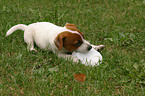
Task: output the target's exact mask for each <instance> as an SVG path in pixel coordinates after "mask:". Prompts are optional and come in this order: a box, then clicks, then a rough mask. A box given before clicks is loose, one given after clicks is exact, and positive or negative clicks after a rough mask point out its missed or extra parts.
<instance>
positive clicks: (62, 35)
mask: <svg viewBox="0 0 145 96" xmlns="http://www.w3.org/2000/svg"><path fill="white" fill-rule="evenodd" d="M16 30H23V31H24V41H25V42H26V43H27V49H28V50H30V51H32V50H34V51H37V50H35V49H34V42H35V43H36V45H37V46H38V47H40V48H41V49H43V50H50V51H53V53H58V56H59V57H68V56H70V55H67V54H66V53H72V52H73V51H79V52H83V53H84V52H88V51H89V50H91V48H92V47H93V48H95V49H96V50H98V49H101V48H103V47H104V45H99V46H95V45H92V44H90V43H89V42H87V41H86V40H85V39H84V34H83V33H82V32H81V31H80V30H78V29H77V27H76V25H74V24H70V23H66V25H65V26H64V27H60V26H57V25H54V24H52V23H49V22H37V23H32V24H30V25H28V26H27V25H24V24H18V25H15V26H13V27H12V28H10V29H9V30H8V31H7V33H6V36H9V35H11V34H12V33H13V32H14V31H16Z"/></svg>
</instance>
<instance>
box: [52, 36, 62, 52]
mask: <svg viewBox="0 0 145 96" xmlns="http://www.w3.org/2000/svg"><path fill="white" fill-rule="evenodd" d="M64 39H65V36H63V35H62V34H59V35H58V36H57V37H56V38H55V40H54V43H55V45H56V47H57V48H58V49H59V50H61V49H62V46H63V41H64Z"/></svg>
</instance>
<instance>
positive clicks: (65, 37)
mask: <svg viewBox="0 0 145 96" xmlns="http://www.w3.org/2000/svg"><path fill="white" fill-rule="evenodd" d="M54 43H55V45H56V46H57V48H58V49H59V50H61V49H62V47H64V48H65V49H66V50H68V52H72V51H74V50H76V49H77V48H78V47H79V46H81V44H82V43H83V41H82V38H81V36H80V35H79V34H77V33H71V32H68V31H65V32H62V33H60V34H58V36H57V37H56V38H55V41H54Z"/></svg>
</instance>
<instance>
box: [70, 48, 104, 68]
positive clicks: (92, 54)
mask: <svg viewBox="0 0 145 96" xmlns="http://www.w3.org/2000/svg"><path fill="white" fill-rule="evenodd" d="M72 56H73V57H76V58H78V59H79V60H80V61H81V62H82V64H85V65H86V66H88V65H91V66H95V65H99V64H100V63H101V62H102V55H101V54H100V53H99V52H98V51H96V50H95V49H94V48H92V49H91V50H90V51H89V52H87V53H80V52H73V53H72Z"/></svg>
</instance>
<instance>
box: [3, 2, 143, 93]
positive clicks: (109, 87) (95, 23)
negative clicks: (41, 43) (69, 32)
mask: <svg viewBox="0 0 145 96" xmlns="http://www.w3.org/2000/svg"><path fill="white" fill-rule="evenodd" d="M0 3H1V4H0V46H1V48H0V95H2V96H5V95H16V96H18V95H26V96H28V95H30V96H35V95H36V96H38V95H41V96H47V95H48V96H49V95H53V96H58V95H66V96H96V95H100V96H109V95H110V96H112V95H122V96H127V95H129V96H132V95H135V96H137V95H138V96H144V95H145V10H144V8H145V1H143V0H43V1H41V0H31V1H30V0H29V1H28V0H0ZM40 21H49V22H52V23H54V24H57V25H60V26H64V25H65V23H66V22H69V23H73V24H76V25H77V26H78V28H79V29H80V30H81V31H82V32H83V33H84V34H85V38H86V39H87V40H88V41H90V42H91V43H92V44H97V45H99V44H104V45H105V46H106V47H105V49H104V50H103V51H102V52H101V54H102V55H103V63H102V64H100V65H99V66H97V67H93V68H92V67H88V66H85V65H82V64H73V62H72V61H66V60H64V59H62V58H58V57H57V56H56V55H54V54H52V53H50V52H49V51H42V50H40V49H39V48H38V53H32V52H28V51H27V49H26V44H25V42H24V40H23V32H22V31H16V32H15V33H14V34H12V35H11V36H9V37H5V34H6V32H7V30H8V29H9V28H10V27H12V26H13V25H16V24H18V23H24V24H30V23H33V22H40ZM51 58H52V60H50V59H51ZM41 64H43V66H42V67H41V68H39V69H36V68H35V67H36V66H38V65H41ZM73 73H83V74H86V80H85V82H77V81H76V80H75V79H74V77H73Z"/></svg>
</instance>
